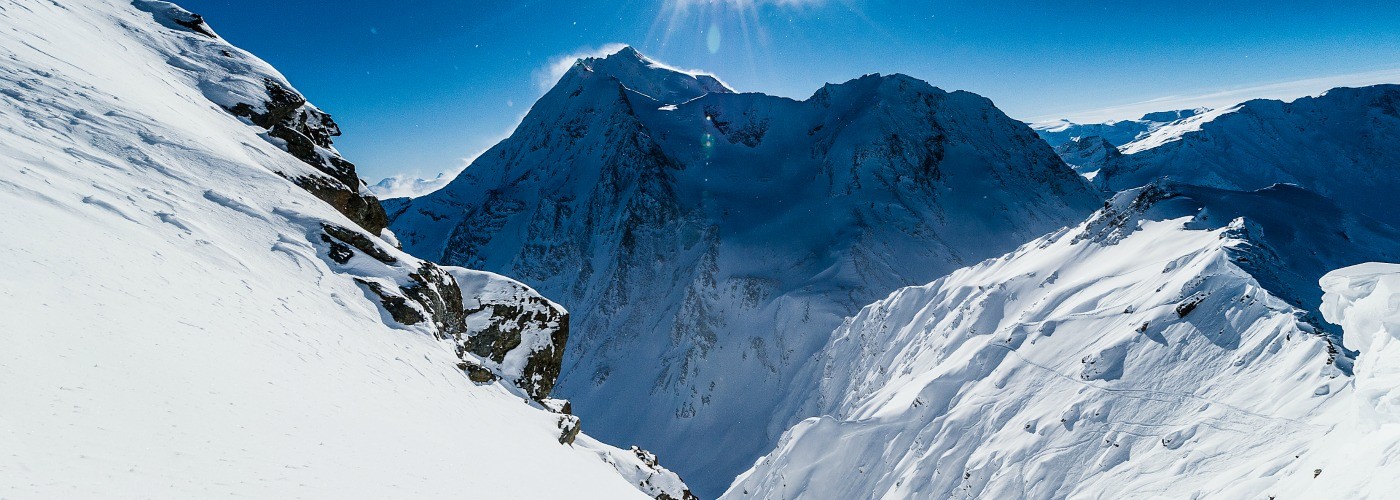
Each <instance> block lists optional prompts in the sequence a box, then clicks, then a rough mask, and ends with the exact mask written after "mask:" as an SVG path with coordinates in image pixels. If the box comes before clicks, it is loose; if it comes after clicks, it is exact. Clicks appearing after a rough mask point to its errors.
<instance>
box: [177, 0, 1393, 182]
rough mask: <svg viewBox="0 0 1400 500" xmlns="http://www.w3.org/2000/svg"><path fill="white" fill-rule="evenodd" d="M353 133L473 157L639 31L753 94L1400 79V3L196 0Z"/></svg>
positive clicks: (427, 164)
mask: <svg viewBox="0 0 1400 500" xmlns="http://www.w3.org/2000/svg"><path fill="white" fill-rule="evenodd" d="M179 3H180V4H181V5H182V6H184V7H186V8H188V9H190V10H192V11H195V12H198V13H201V14H204V15H205V16H206V18H207V19H208V20H209V22H210V24H211V25H212V26H213V27H214V29H215V30H217V31H218V32H219V33H220V34H222V35H223V36H224V37H225V38H227V39H229V40H230V41H232V42H233V43H234V44H236V45H239V46H241V47H243V48H245V49H248V50H250V51H252V52H253V53H255V54H257V55H259V56H260V57H262V58H263V59H266V60H267V61H269V62H270V63H272V64H273V65H274V66H276V67H277V68H278V69H280V70H281V71H282V72H283V73H284V74H286V75H287V77H288V78H289V79H290V80H291V81H292V83H293V84H294V85H296V86H297V88H299V89H300V90H301V91H302V92H304V93H305V94H307V96H308V97H309V98H310V99H311V100H312V102H315V103H316V104H317V105H318V106H320V107H321V108H322V109H325V110H326V111H328V112H330V113H332V114H333V115H334V116H335V118H336V120H337V121H339V122H340V123H341V125H342V128H343V129H344V130H345V137H342V138H341V139H339V140H338V141H337V143H336V144H337V146H338V147H339V148H340V150H341V151H342V152H343V153H345V155H346V156H347V157H348V158H349V159H351V160H352V161H354V162H355V163H356V164H357V165H359V166H360V171H361V176H363V177H365V178H366V179H369V180H370V182H374V181H375V180H377V179H379V178H382V177H387V176H391V175H396V174H404V175H408V176H425V177H431V176H432V175H435V174H436V173H438V172H442V171H456V170H457V169H459V168H460V167H461V165H462V164H463V158H468V157H471V156H472V155H474V154H476V153H478V152H480V151H481V150H483V149H484V148H486V147H489V146H490V145H491V144H493V143H495V142H496V141H498V140H500V139H501V138H503V137H504V136H505V135H506V134H508V133H509V132H510V130H511V128H513V126H514V125H515V124H516V122H517V121H518V120H519V118H520V117H521V116H522V115H523V114H524V113H525V112H526V111H527V110H528V109H529V106H530V104H532V103H533V102H534V100H535V99H536V98H538V97H539V96H540V95H541V94H542V93H543V92H544V90H545V88H546V87H547V85H548V83H550V82H549V81H548V80H549V77H550V76H551V75H552V74H553V73H552V72H551V68H552V67H553V66H556V65H558V64H559V63H560V61H564V62H567V57H568V56H570V55H580V54H586V53H589V52H592V51H597V50H599V49H601V48H604V47H608V46H611V45H612V44H617V43H626V44H631V45H633V46H635V47H637V48H638V49H639V50H641V51H642V52H643V53H645V54H647V55H648V56H651V57H652V58H655V59H657V60H660V61H663V62H665V63H667V64H670V65H672V66H677V67H684V68H695V69H701V70H705V71H708V72H711V73H714V74H716V75H718V76H719V77H720V78H721V79H723V80H724V81H726V82H728V83H729V84H731V85H732V86H734V87H735V88H737V89H738V90H741V91H758V92H765V93H770V94H778V95H784V96H789V97H795V98H805V97H807V96H808V95H810V94H811V93H812V92H813V91H815V90H816V89H817V88H818V87H820V86H821V84H822V83H825V82H839V81H845V80H848V79H850V78H854V77H857V76H860V75H862V74H866V73H875V72H879V73H892V72H900V73H907V74H909V75H913V76H915V77H918V78H921V79H924V80H927V81H929V82H930V83H933V84H934V85H936V86H939V87H942V88H945V89H949V90H952V89H964V90H969V91H972V92H976V93H979V94H982V95H984V96H987V97H989V98H991V99H992V100H993V101H995V102H996V103H997V105H998V106H1000V107H1001V108H1002V109H1003V110H1004V111H1006V112H1007V114H1009V115H1011V116H1013V117H1016V118H1020V119H1024V120H1043V119H1048V118H1056V117H1072V118H1077V119H1080V120H1083V121H1101V120H1105V119H1114V118H1129V117H1134V116H1138V115H1141V114H1142V113H1143V112H1145V111H1150V110H1157V109H1174V108H1182V107H1192V106H1195V105H1202V104H1203V105H1222V104H1225V103H1229V102H1236V101H1239V100H1244V99H1247V98H1251V97H1274V98H1282V97H1294V96H1297V95H1304V94H1308V93H1314V92H1316V91H1318V90H1321V89H1325V88H1327V87H1330V86H1335V85H1346V84H1352V85H1360V84H1370V83H1379V82H1383V81H1390V82H1400V2H1394V1H1393V0H1392V1H1388V2H1381V1H1376V2H1350V1H1345V0H1340V1H1332V2H1318V1H1307V2H1301V1H1287V0H1281V1H1255V0H1238V1H1205V0H1174V1H1157V2H1124V1H1122V0H1118V1H1100V0H1064V1H1059V2H1045V1H1041V2H1025V1H1009V0H984V1H980V2H965V1H959V2H944V1H918V2H913V1H910V2H896V1H887V0H766V1H765V0H713V1H703V0H664V1H652V2H646V1H638V0H620V1H616V0H614V1H595V0H570V1H529V2H500V1H489V0H487V1H462V0H417V1H415V0H402V1H397V2H391V1H385V0H374V1H369V0H335V1H331V0H294V1H286V0H279V1H273V0H184V1H179Z"/></svg>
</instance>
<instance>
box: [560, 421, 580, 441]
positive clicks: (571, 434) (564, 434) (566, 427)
mask: <svg viewBox="0 0 1400 500" xmlns="http://www.w3.org/2000/svg"><path fill="white" fill-rule="evenodd" d="M580 430H581V428H580V427H579V421H578V417H575V416H573V415H560V416H559V444H567V445H572V444H574V439H577V438H578V433H579V431H580Z"/></svg>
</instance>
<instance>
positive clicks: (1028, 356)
mask: <svg viewBox="0 0 1400 500" xmlns="http://www.w3.org/2000/svg"><path fill="white" fill-rule="evenodd" d="M1397 254H1400V232H1397V231H1396V230H1394V229H1393V228H1390V227H1388V226H1385V225H1382V224H1380V223H1378V222H1375V221H1372V220H1368V219H1366V218H1364V217H1357V216H1351V215H1347V214H1346V213H1345V212H1342V211H1341V210H1340V209H1338V208H1337V207H1336V206H1335V204H1332V203H1331V202H1330V201H1329V200H1327V199H1325V198H1322V197H1319V196H1317V195H1315V194H1312V193H1309V192H1307V191H1305V190H1302V189H1299V188H1296V187H1292V186H1275V187H1272V188H1269V189H1265V190H1262V191H1257V192H1232V191H1223V190H1218V189H1214V188H1203V187H1195V186H1188V185H1179V184H1171V183H1161V184H1153V185H1149V186H1146V187H1143V188H1138V189H1134V190H1130V191H1125V192H1123V193H1120V194H1119V195H1117V196H1116V197H1115V198H1114V199H1113V200H1112V201H1111V202H1110V203H1109V204H1107V205H1106V206H1105V208H1104V209H1103V210H1101V211H1099V212H1098V213H1097V214H1095V215H1094V216H1093V217H1091V218H1090V219H1089V220H1087V221H1085V222H1084V223H1082V224H1080V225H1079V226H1077V227H1074V228H1068V229H1064V230H1061V231H1057V232H1054V233H1052V234H1050V235H1047V236H1045V237H1043V238H1040V239H1037V240H1034V241H1031V242H1030V243H1027V244H1025V245H1023V246H1022V247H1021V248H1019V249H1018V250H1016V251H1014V252H1012V253H1010V254H1007V255H1005V256H1003V257H1000V258H995V259H991V260H988V261H985V262H982V263H980V264H977V265H975V266H972V267H968V268H965V269H962V270H958V271H956V272H954V273H952V274H950V275H948V276H947V277H944V278H940V279H939V280H937V281H934V282H933V283H931V284H928V285H925V286H919V287H910V288H906V289H902V290H900V291H897V292H895V293H893V294H891V295H890V296H889V297H888V298H886V299H884V300H882V301H879V302H876V303H874V304H872V305H870V306H868V307H866V308H864V309H863V310H862V311H861V312H860V313H859V314H857V315H855V316H854V317H852V318H851V319H849V320H848V321H846V322H845V324H843V325H842V326H841V327H840V328H839V329H837V331H836V332H835V334H834V335H833V336H832V337H831V341H830V342H829V343H828V345H827V346H826V347H825V348H823V350H822V352H821V353H820V354H819V355H818V358H819V359H821V360H822V362H823V364H824V367H825V369H824V371H823V373H822V376H821V388H820V390H819V391H817V392H816V393H815V394H814V395H812V396H811V399H812V405H813V410H814V411H812V412H811V414H812V415H821V416H820V417H814V418H810V419H807V420H805V421H803V422H801V423H800V424H798V425H796V426H794V427H793V428H792V429H790V430H789V431H788V432H787V433H786V434H785V435H784V437H783V438H782V440H781V442H780V443H779V445H778V446H777V447H776V449H775V450H774V451H773V452H772V453H770V454H769V455H768V456H766V457H764V458H762V459H761V460H759V461H758V462H757V463H756V464H755V465H754V467H753V468H752V469H751V470H750V471H749V472H747V473H745V474H744V475H743V476H741V477H740V478H739V479H738V480H737V481H736V482H735V483H734V485H733V486H732V487H731V488H730V490H729V491H728V492H727V493H726V495H725V498H769V499H777V498H1066V497H1072V498H1142V497H1154V498H1156V497H1160V498H1275V497H1276V498H1295V497H1296V498H1358V497H1362V498H1365V497H1379V496H1380V495H1381V494H1382V493H1384V492H1394V491H1395V490H1396V488H1397V487H1400V484H1396V483H1395V481H1394V478H1396V477H1400V475H1397V472H1400V453H1397V452H1396V449H1397V448H1396V447H1395V446H1394V444H1395V443H1397V442H1400V434H1397V432H1400V427H1397V425H1400V424H1396V423H1395V422H1397V421H1398V420H1396V418H1397V416H1400V412H1397V410H1396V408H1397V405H1395V404H1394V402H1393V401H1391V399H1393V398H1391V396H1390V395H1392V394H1394V387H1395V381H1394V380H1393V379H1394V373H1393V372H1394V370H1393V369H1391V368H1392V367H1391V366H1390V365H1392V364H1394V363H1392V362H1390V361H1387V360H1386V359H1387V357H1388V354H1389V351H1390V350H1391V348H1390V346H1391V344H1393V343H1394V342H1393V340H1394V338H1395V336H1396V333H1397V332H1400V327H1396V326H1395V325H1393V324H1387V325H1386V328H1385V329H1387V330H1390V332H1389V333H1379V334H1378V333H1376V332H1377V330H1379V328H1377V326H1376V322H1377V321H1380V322H1382V323H1383V322H1385V321H1390V322H1393V321H1394V319H1393V318H1394V317H1395V311H1394V304H1395V302H1394V300H1395V298H1394V297H1393V296H1394V294H1395V293H1396V291H1395V289H1394V287H1395V286H1396V285H1397V284H1400V282H1397V281H1395V279H1394V276H1390V277H1387V278H1384V280H1385V281H1379V283H1381V284H1379V285H1377V283H1378V280H1377V279H1376V278H1375V277H1374V276H1376V275H1378V274H1380V273H1379V271H1385V272H1389V273H1392V274H1393V273H1395V270H1394V269H1390V268H1386V269H1376V268H1358V269H1359V270H1357V271H1354V272H1351V271H1348V272H1343V273H1342V275H1343V276H1344V277H1339V276H1338V275H1337V274H1333V275H1328V277H1327V278H1323V279H1322V281H1323V285H1324V286H1325V287H1326V288H1327V290H1328V293H1329V295H1328V297H1329V298H1328V299H1327V303H1326V304H1324V305H1322V306H1321V311H1322V312H1323V313H1324V314H1326V316H1327V318H1328V319H1329V320H1331V321H1334V322H1339V323H1341V324H1342V326H1343V327H1344V328H1345V329H1346V332H1345V338H1346V342H1347V345H1348V346H1349V347H1351V348H1352V349H1360V350H1361V351H1362V355H1361V358H1360V359H1359V361H1358V362H1357V363H1356V365H1355V376H1354V377H1353V376H1352V369H1353V365H1352V359H1350V356H1351V355H1350V354H1348V352H1347V351H1344V350H1342V349H1341V348H1340V346H1339V345H1338V343H1337V342H1336V340H1337V339H1338V338H1339V337H1340V332H1333V331H1330V330H1335V328H1334V327H1330V326H1328V325H1327V324H1326V323H1324V322H1323V321H1322V320H1321V318H1320V317H1319V316H1318V315H1317V314H1315V313H1316V312H1317V310H1318V305H1319V301H1318V299H1317V297H1320V296H1321V295H1322V293H1321V290H1320V289H1319V288H1318V280H1319V278H1322V276H1323V273H1325V272H1326V271H1327V270H1330V269H1335V268H1337V267H1340V266H1344V265H1351V264H1356V263H1359V262H1365V261H1367V260H1370V259H1383V260H1392V261H1393V260H1395V258H1396V256H1397ZM1362 271H1366V272H1362ZM1371 271H1377V272H1371ZM1358 283H1359V285H1358ZM1386 287H1390V288H1386ZM1357 288H1366V290H1364V291H1359V292H1351V291H1347V290H1352V289H1357ZM1371 288H1374V289H1376V290H1377V292H1376V294H1377V295H1382V296H1381V297H1376V298H1362V297H1368V296H1369V294H1371V293H1372V292H1371V291H1370V289H1371ZM1382 292H1383V293H1382ZM1339 294H1340V295H1345V296H1346V297H1347V298H1346V299H1341V298H1337V297H1338V295H1339ZM1386 300H1389V301H1390V302H1385V301H1386ZM1352 302H1355V303H1357V304H1364V306H1358V307H1354V308H1352V309H1362V310H1364V311H1363V312H1360V313H1358V314H1355V316H1366V315H1373V317H1372V318H1371V319H1360V320H1356V321H1351V318H1353V317H1354V315H1353V313H1351V312H1343V310H1345V309H1348V305H1346V304H1350V303H1352ZM1375 315H1379V316H1383V317H1385V318H1390V319H1374V316H1375ZM1343 316H1345V318H1343ZM1358 330H1360V331H1358ZM1358 407H1360V408H1361V409H1362V410H1363V411H1362V412H1361V413H1362V415H1357V414H1356V413H1357V409H1358ZM1371 413H1377V414H1378V415H1370V414H1371ZM1363 435H1364V436H1366V437H1364V438H1363V437H1361V436H1363ZM1359 441H1367V442H1366V443H1364V444H1358V442H1359ZM1353 451H1356V452H1358V453H1357V455H1356V456H1355V457H1349V456H1348V455H1349V454H1350V453H1352V452H1353Z"/></svg>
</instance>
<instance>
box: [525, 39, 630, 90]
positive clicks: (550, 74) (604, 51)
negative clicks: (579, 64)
mask: <svg viewBox="0 0 1400 500" xmlns="http://www.w3.org/2000/svg"><path fill="white" fill-rule="evenodd" d="M626 46H627V44H623V43H609V44H605V45H603V46H602V47H585V48H582V49H579V50H575V51H573V52H570V53H568V54H563V55H558V56H554V57H551V58H550V59H549V62H548V63H547V64H545V65H544V67H541V68H539V69H536V70H535V73H534V78H535V86H536V87H538V88H539V89H540V90H549V88H550V87H553V86H554V84H555V83H558V82H559V78H560V77H562V76H564V73H567V72H568V71H569V68H572V67H573V66H574V62H576V61H578V60H579V59H583V58H587V57H606V56H610V55H613V54H616V53H617V51H619V50H622V49H623V48H624V47H626Z"/></svg>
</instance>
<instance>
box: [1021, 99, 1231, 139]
mask: <svg viewBox="0 0 1400 500" xmlns="http://www.w3.org/2000/svg"><path fill="white" fill-rule="evenodd" d="M1206 111H1209V110H1208V109H1205V108H1198V109H1181V110H1176V111H1159V112H1156V113H1148V114H1146V115H1143V116H1142V118H1138V119H1136V120H1117V121H1111V122H1104V123H1075V122H1071V121H1069V120H1055V121H1048V122H1036V123H1032V124H1030V125H1031V128H1033V129H1035V132H1036V133H1037V134H1040V137H1041V138H1042V139H1045V142H1046V143H1048V144H1050V146H1052V147H1057V146H1060V145H1061V144H1065V143H1068V142H1073V141H1077V140H1079V139H1082V138H1085V137H1095V136H1097V137H1102V138H1104V140H1107V141H1108V142H1109V144H1112V145H1114V146H1122V145H1124V144H1127V143H1130V142H1133V141H1135V140H1138V139H1140V138H1142V137H1144V136H1146V135H1148V134H1151V133H1152V132H1153V131H1155V130H1157V129H1158V128H1161V127H1162V126H1164V125H1167V124H1169V123H1172V122H1175V121H1177V120H1181V119H1183V118H1189V117H1192V116H1195V115H1198V114H1201V113H1204V112H1206Z"/></svg>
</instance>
